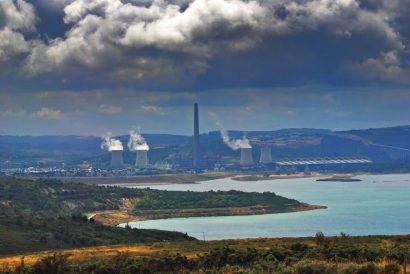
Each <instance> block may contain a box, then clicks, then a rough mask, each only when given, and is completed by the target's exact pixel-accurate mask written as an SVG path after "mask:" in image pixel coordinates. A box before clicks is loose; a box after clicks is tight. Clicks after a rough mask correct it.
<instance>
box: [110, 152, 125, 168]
mask: <svg viewBox="0 0 410 274" xmlns="http://www.w3.org/2000/svg"><path fill="white" fill-rule="evenodd" d="M110 152H111V164H110V167H112V168H122V167H123V166H124V162H123V159H122V150H111V151H110Z"/></svg>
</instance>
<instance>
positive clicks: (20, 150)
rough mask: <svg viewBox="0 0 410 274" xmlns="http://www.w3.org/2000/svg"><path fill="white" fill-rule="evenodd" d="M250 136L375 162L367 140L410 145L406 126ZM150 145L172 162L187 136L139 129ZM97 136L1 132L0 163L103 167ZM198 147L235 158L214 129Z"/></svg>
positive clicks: (283, 150)
mask: <svg viewBox="0 0 410 274" xmlns="http://www.w3.org/2000/svg"><path fill="white" fill-rule="evenodd" d="M229 135H230V137H232V138H234V137H235V138H241V137H242V136H243V132H242V131H229ZM247 136H248V137H249V138H254V141H255V140H260V139H261V138H262V139H263V140H265V139H266V140H269V139H270V140H273V139H276V140H282V142H284V143H285V144H283V145H274V146H273V147H272V156H273V158H294V157H343V156H368V157H370V158H372V159H374V161H375V162H385V161H394V160H392V159H388V157H386V153H385V152H383V151H382V150H380V147H376V146H369V145H368V144H367V142H373V143H377V144H381V145H388V146H394V147H401V148H407V149H410V143H409V142H408V141H407V140H409V139H410V126H401V127H390V128H380V129H366V130H350V131H341V132H331V131H330V130H326V129H281V130H276V131H251V132H247ZM309 136H310V137H312V138H314V139H315V140H317V142H315V143H305V144H302V145H298V146H294V145H292V142H291V141H295V140H297V139H298V138H300V139H303V138H305V137H309ZM144 137H145V139H146V140H147V143H148V144H149V146H150V150H149V152H148V158H149V161H150V163H157V162H163V161H168V163H171V162H172V159H173V155H174V154H175V153H181V154H182V155H185V154H187V153H189V152H192V144H193V142H192V136H181V135H170V134H144ZM116 138H118V139H119V140H121V141H122V143H123V144H124V152H123V158H124V163H125V164H126V165H128V166H132V165H134V163H135V157H136V155H135V152H131V151H130V150H129V149H128V147H127V146H126V144H127V142H128V138H129V136H128V135H122V136H118V137H116ZM289 140H290V141H289ZM100 145H101V138H100V137H92V136H38V137H34V136H6V135H3V136H0V147H1V148H2V149H1V151H0V168H13V167H30V166H40V167H44V166H53V165H54V166H58V167H61V166H62V164H63V163H64V164H66V165H69V166H75V165H79V164H82V163H83V162H84V161H86V162H88V163H90V164H92V165H93V167H94V168H107V167H108V165H109V163H110V159H111V155H110V153H109V152H108V151H104V150H102V149H101V148H100ZM200 147H201V152H202V153H211V154H212V153H213V154H220V155H221V156H222V158H223V160H224V161H225V162H226V163H238V162H239V159H240V150H232V149H231V148H229V147H228V146H227V145H226V144H224V143H223V141H222V139H221V134H220V132H219V131H212V132H209V133H203V134H201V135H200ZM252 156H253V159H254V161H257V159H259V157H260V149H259V147H258V146H257V145H254V147H253V150H252Z"/></svg>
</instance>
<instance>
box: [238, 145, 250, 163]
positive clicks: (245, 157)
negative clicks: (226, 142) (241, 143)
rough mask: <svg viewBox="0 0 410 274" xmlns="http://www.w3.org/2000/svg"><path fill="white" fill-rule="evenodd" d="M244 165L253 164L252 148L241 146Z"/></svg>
mask: <svg viewBox="0 0 410 274" xmlns="http://www.w3.org/2000/svg"><path fill="white" fill-rule="evenodd" d="M240 164H241V165H242V166H249V165H253V160H252V148H241V162H240Z"/></svg>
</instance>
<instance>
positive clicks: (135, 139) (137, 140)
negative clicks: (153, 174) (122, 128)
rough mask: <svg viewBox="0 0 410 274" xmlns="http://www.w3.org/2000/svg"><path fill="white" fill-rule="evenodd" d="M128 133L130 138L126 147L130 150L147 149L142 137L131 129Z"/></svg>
mask: <svg viewBox="0 0 410 274" xmlns="http://www.w3.org/2000/svg"><path fill="white" fill-rule="evenodd" d="M128 133H129V134H130V140H129V141H128V148H129V149H130V150H131V151H136V150H149V146H148V144H147V141H145V139H144V137H142V135H141V134H140V133H138V132H135V131H134V130H131V131H129V132H128Z"/></svg>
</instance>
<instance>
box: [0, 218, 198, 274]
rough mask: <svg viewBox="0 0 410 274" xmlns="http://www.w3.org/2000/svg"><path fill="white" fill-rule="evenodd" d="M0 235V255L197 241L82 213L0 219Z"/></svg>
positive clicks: (180, 235)
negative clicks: (122, 225) (103, 221)
mask: <svg viewBox="0 0 410 274" xmlns="http://www.w3.org/2000/svg"><path fill="white" fill-rule="evenodd" d="M0 235H2V237H0V255H6V254H18V253H20V254H21V253H27V252H34V251H46V250H58V249H69V248H75V247H90V246H104V245H116V244H129V243H150V242H161V241H195V240H196V239H195V238H192V237H189V236H188V235H186V234H183V233H179V232H170V231H161V230H153V229H136V228H134V229H126V228H120V227H112V226H105V225H102V224H99V223H96V222H94V221H93V219H90V220H87V218H84V217H83V216H82V215H81V214H77V215H73V216H71V217H70V218H58V219H55V218H52V217H49V218H33V217H29V216H23V215H19V216H0ZM5 235H7V237H4V236H5ZM0 273H1V272H0Z"/></svg>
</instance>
